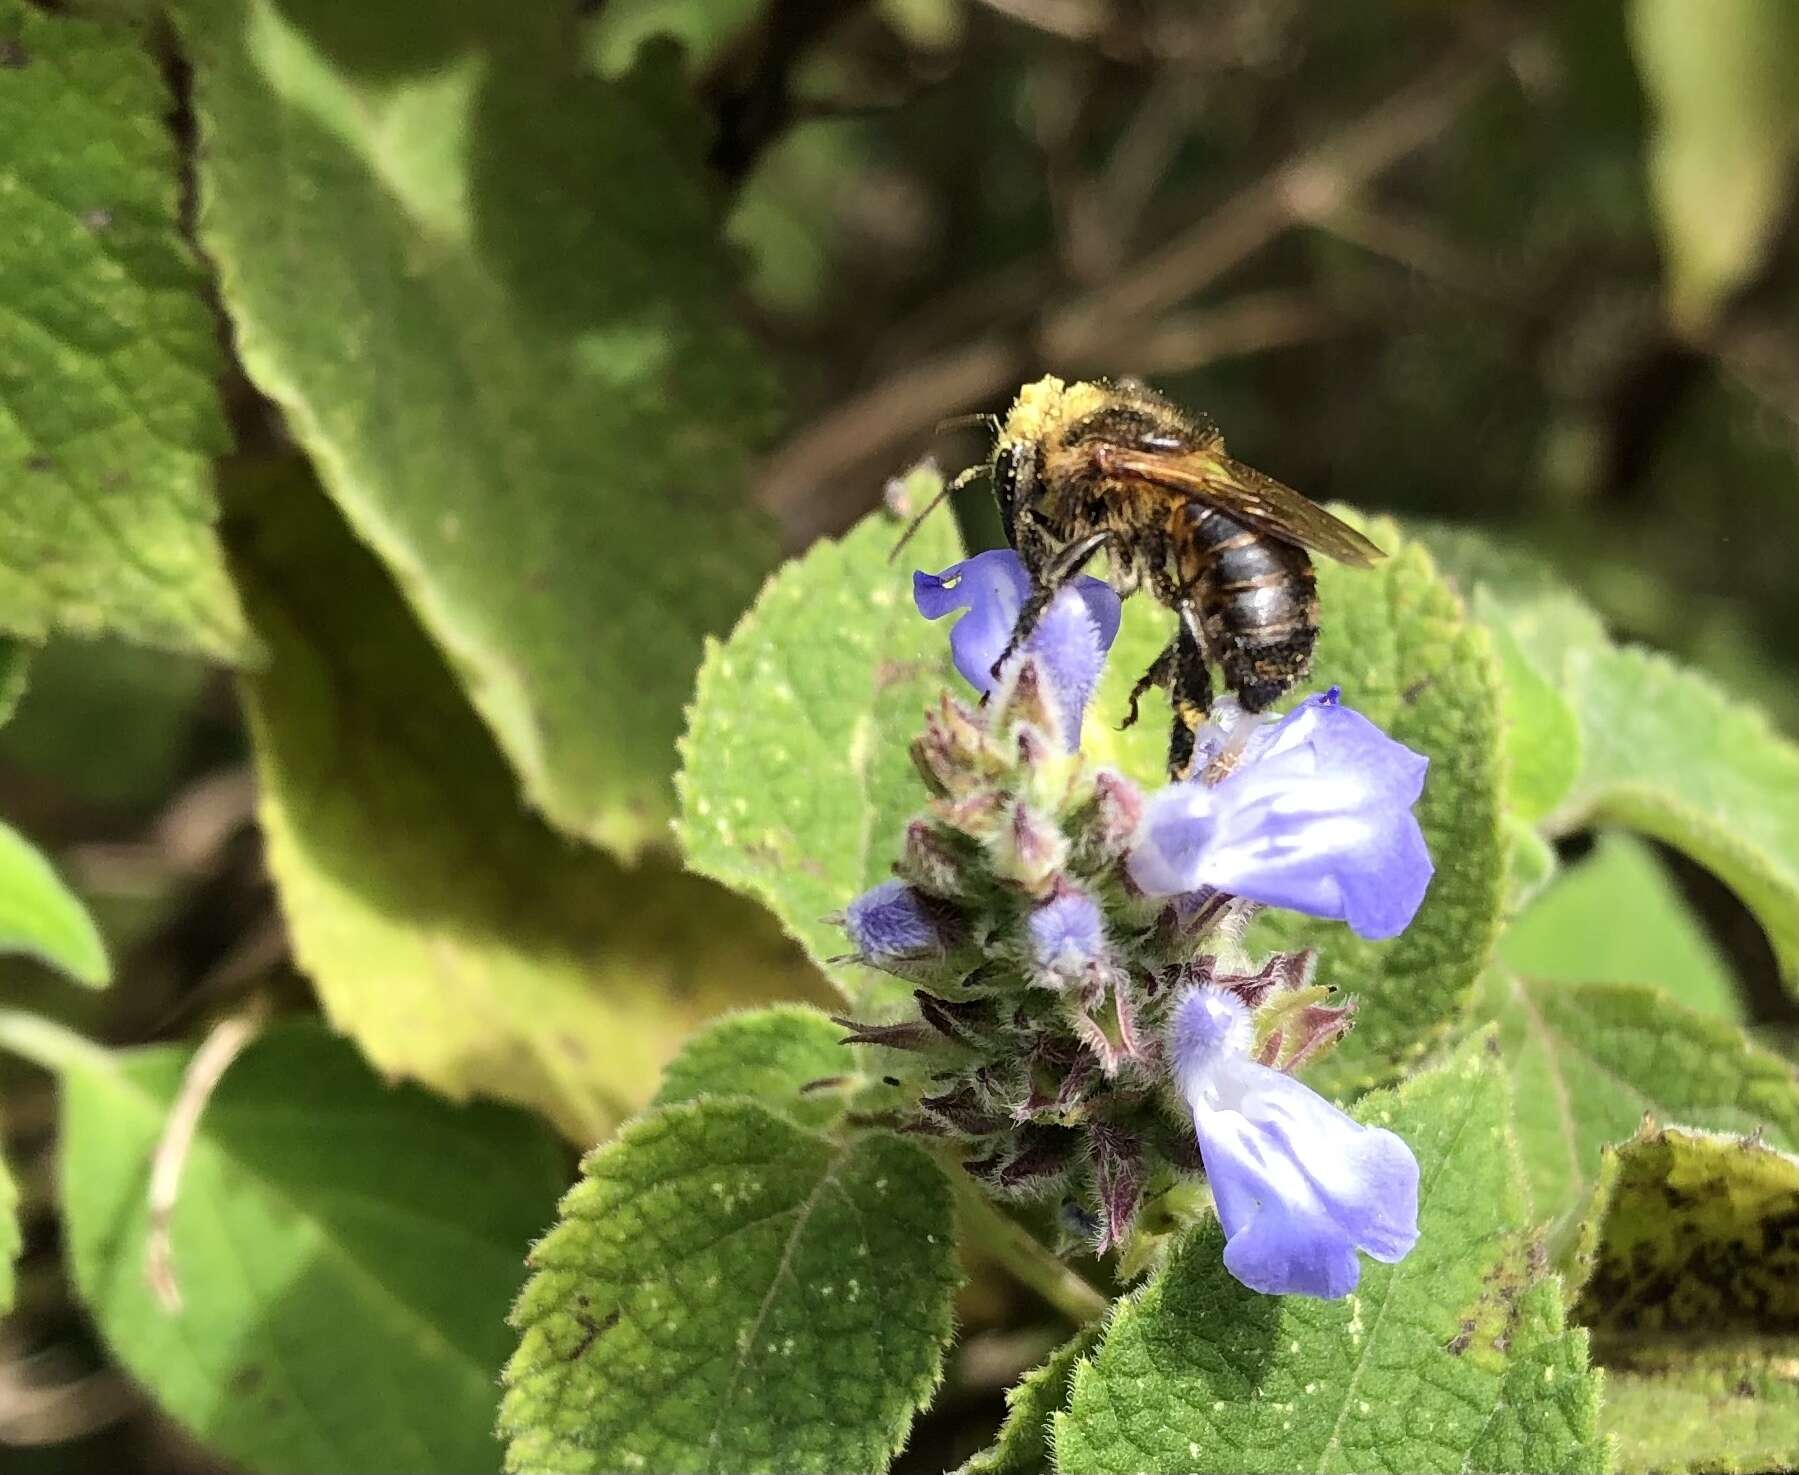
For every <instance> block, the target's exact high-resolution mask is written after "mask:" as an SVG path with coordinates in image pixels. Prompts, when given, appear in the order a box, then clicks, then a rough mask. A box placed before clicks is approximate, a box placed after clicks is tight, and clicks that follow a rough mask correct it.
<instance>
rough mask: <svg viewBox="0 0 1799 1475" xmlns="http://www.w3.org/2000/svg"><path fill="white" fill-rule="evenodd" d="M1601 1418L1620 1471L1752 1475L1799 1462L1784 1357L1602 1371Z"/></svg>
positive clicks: (1798, 1403) (1792, 1385)
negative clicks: (1610, 1438) (1659, 1368)
mask: <svg viewBox="0 0 1799 1475" xmlns="http://www.w3.org/2000/svg"><path fill="white" fill-rule="evenodd" d="M1779 1362H1784V1363H1785V1366H1784V1368H1777V1367H1776V1366H1775V1365H1774V1364H1776V1363H1779ZM1601 1422H1602V1424H1603V1426H1604V1428H1605V1430H1606V1432H1607V1433H1608V1434H1610V1435H1611V1437H1612V1438H1613V1439H1614V1440H1615V1441H1616V1444H1617V1450H1618V1459H1617V1463H1616V1465H1615V1466H1614V1468H1615V1469H1616V1470H1617V1471H1618V1475H1648V1472H1651V1471H1655V1472H1658V1475H1660V1472H1665V1475H1700V1472H1705V1475H1753V1472H1756V1471H1762V1470H1791V1469H1792V1468H1793V1467H1794V1465H1795V1463H1799V1458H1796V1455H1799V1384H1796V1381H1795V1376H1794V1369H1793V1365H1792V1359H1791V1358H1790V1356H1789V1357H1787V1358H1785V1359H1781V1358H1747V1359H1744V1358H1736V1359H1723V1360H1707V1361H1702V1362H1700V1363H1698V1364H1697V1365H1692V1366H1681V1367H1678V1368H1674V1369H1667V1370H1658V1371H1654V1372H1637V1371H1634V1370H1629V1369H1616V1368H1613V1369H1608V1370H1607V1372H1606V1375H1605V1407H1604V1410H1603V1412H1602V1414H1601Z"/></svg>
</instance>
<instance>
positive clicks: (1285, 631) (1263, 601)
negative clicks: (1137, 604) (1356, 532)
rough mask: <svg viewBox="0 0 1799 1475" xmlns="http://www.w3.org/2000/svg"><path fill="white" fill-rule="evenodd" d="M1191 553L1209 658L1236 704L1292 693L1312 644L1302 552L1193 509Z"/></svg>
mask: <svg viewBox="0 0 1799 1475" xmlns="http://www.w3.org/2000/svg"><path fill="white" fill-rule="evenodd" d="M1194 513H1195V515H1194V518H1193V530H1192V538H1193V545H1194V546H1193V553H1194V554H1196V555H1198V557H1197V562H1198V563H1200V564H1201V565H1204V566H1205V567H1204V569H1203V572H1201V577H1200V580H1199V584H1200V589H1201V590H1202V591H1203V592H1202V603H1203V607H1204V611H1205V616H1206V630H1207V634H1208V636H1209V637H1210V639H1211V641H1212V644H1213V655H1214V656H1215V657H1216V658H1217V659H1218V660H1219V662H1220V663H1221V664H1222V665H1223V667H1224V679H1225V681H1226V682H1227V683H1228V684H1229V686H1230V688H1231V690H1233V691H1234V692H1236V694H1237V700H1238V701H1240V702H1242V704H1243V706H1244V708H1245V709H1246V710H1248V711H1251V712H1259V711H1261V710H1262V709H1263V708H1264V707H1266V706H1268V705H1269V704H1270V703H1271V702H1274V701H1276V700H1278V699H1279V698H1280V697H1281V696H1282V695H1284V694H1285V693H1286V692H1288V691H1291V690H1292V689H1293V687H1294V686H1296V685H1297V684H1298V683H1299V682H1300V681H1302V680H1303V679H1304V678H1305V675H1306V671H1307V670H1308V669H1309V667H1310V666H1311V661H1312V646H1313V645H1314V644H1315V643H1316V641H1317V639H1318V594H1317V582H1316V580H1315V579H1314V577H1313V574H1312V560H1311V559H1310V558H1308V557H1307V556H1306V553H1305V550H1304V549H1303V548H1300V547H1298V546H1297V545H1295V544H1292V543H1284V542H1282V541H1281V540H1280V539H1278V538H1272V537H1269V536H1268V535H1267V534H1266V533H1259V532H1256V531H1255V530H1253V529H1251V528H1248V527H1246V526H1244V524H1242V523H1240V522H1237V521H1235V520H1234V519H1232V518H1230V517H1227V516H1226V515H1225V514H1224V513H1222V512H1216V511H1213V510H1212V509H1211V508H1196V509H1194Z"/></svg>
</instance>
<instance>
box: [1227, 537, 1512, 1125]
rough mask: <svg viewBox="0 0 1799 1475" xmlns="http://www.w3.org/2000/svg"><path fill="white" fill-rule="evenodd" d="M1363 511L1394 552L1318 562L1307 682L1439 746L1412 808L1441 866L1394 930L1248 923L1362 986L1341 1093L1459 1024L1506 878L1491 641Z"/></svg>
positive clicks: (1329, 1073)
mask: <svg viewBox="0 0 1799 1475" xmlns="http://www.w3.org/2000/svg"><path fill="white" fill-rule="evenodd" d="M1338 510H1339V511H1341V509H1338ZM1363 525H1365V526H1366V528H1367V531H1368V533H1369V535H1370V536H1371V537H1373V538H1374V540H1375V542H1377V543H1379V544H1380V545H1381V547H1383V548H1385V549H1386V550H1387V553H1388V555H1389V556H1388V558H1386V559H1385V560H1384V561H1383V562H1381V563H1380V564H1377V565H1376V566H1375V567H1374V568H1372V569H1349V568H1344V567H1342V566H1341V565H1338V564H1333V563H1330V562H1328V561H1321V562H1320V563H1319V565H1318V598H1319V603H1320V607H1321V609H1322V611H1323V618H1322V629H1321V633H1320V636H1319V639H1318V645H1317V649H1316V652H1315V653H1314V656H1313V660H1312V673H1313V679H1312V681H1311V683H1310V684H1309V686H1308V687H1307V688H1305V690H1306V691H1317V690H1322V689H1324V688H1325V687H1328V686H1331V685H1340V686H1341V687H1342V688H1343V700H1344V702H1345V703H1346V704H1348V705H1349V706H1352V707H1354V708H1355V709H1356V710H1357V711H1358V712H1361V713H1362V714H1363V715H1364V716H1366V717H1367V718H1368V719H1369V720H1370V721H1372V722H1374V723H1376V724H1377V725H1379V726H1380V727H1381V728H1382V729H1384V730H1385V731H1386V732H1387V733H1388V734H1389V735H1390V736H1392V737H1393V738H1395V739H1397V740H1398V741H1400V742H1402V743H1404V744H1406V745H1407V746H1408V747H1410V748H1412V749H1414V750H1416V751H1417V752H1420V753H1423V754H1425V755H1426V756H1427V757H1428V758H1429V759H1430V771H1429V774H1428V775H1427V777H1426V779H1425V784H1424V793H1423V796H1422V797H1421V798H1420V799H1419V801H1418V805H1417V809H1416V813H1417V815H1418V821H1419V824H1420V825H1421V826H1422V827H1423V830H1424V839H1425V843H1426V844H1427V845H1428V846H1429V848H1430V854H1431V858H1432V860H1433V861H1434V862H1435V863H1436V868H1437V869H1436V875H1435V876H1434V877H1433V878H1432V880H1431V884H1430V890H1429V891H1428V892H1427V893H1426V895H1425V898H1424V904H1423V906H1422V907H1421V908H1420V909H1419V911H1418V915H1417V916H1416V917H1415V918H1414V919H1413V921H1412V924H1411V926H1410V927H1408V928H1407V929H1406V930H1405V931H1404V932H1403V933H1402V934H1401V935H1400V936H1398V937H1396V938H1394V939H1392V940H1391V941H1388V942H1364V941H1362V940H1361V939H1360V938H1358V937H1356V936H1355V935H1354V934H1353V933H1351V932H1350V931H1349V929H1348V928H1347V927H1346V926H1344V925H1342V924H1341V923H1334V922H1318V921H1314V920H1311V919H1309V918H1303V917H1300V916H1298V915H1297V914H1291V913H1288V914H1276V913H1267V914H1264V918H1263V920H1262V921H1261V922H1260V923H1259V924H1258V926H1257V928H1256V929H1255V931H1254V932H1253V933H1252V934H1251V938H1252V946H1257V947H1260V946H1265V947H1269V948H1273V947H1283V946H1284V947H1298V946H1315V947H1317V948H1318V949H1319V953H1320V957H1319V964H1318V978H1319V981H1320V982H1323V983H1330V984H1335V985H1336V986H1337V987H1338V988H1341V989H1344V990H1346V991H1347V992H1348V993H1350V994H1352V995H1354V996H1355V998H1356V1000H1357V1004H1358V1008H1357V1013H1356V1027H1355V1029H1354V1031H1353V1032H1352V1033H1351V1034H1350V1035H1349V1036H1348V1038H1347V1039H1345V1040H1344V1042H1343V1044H1342V1045H1341V1046H1340V1047H1339V1048H1338V1049H1337V1050H1336V1051H1335V1052H1334V1053H1333V1054H1332V1055H1331V1056H1330V1058H1329V1059H1327V1060H1326V1061H1325V1062H1324V1063H1323V1064H1322V1065H1321V1066H1320V1067H1319V1068H1318V1069H1317V1070H1316V1071H1315V1072H1313V1073H1312V1075H1311V1076H1310V1077H1309V1079H1311V1080H1312V1082H1313V1084H1314V1085H1316V1086H1318V1087H1319V1088H1320V1089H1324V1090H1328V1091H1333V1092H1338V1093H1344V1092H1349V1091H1353V1090H1356V1089H1359V1088H1361V1087H1363V1086H1366V1085H1369V1084H1372V1083H1375V1082H1378V1081H1381V1080H1386V1079H1391V1078H1392V1076H1393V1075H1395V1074H1396V1073H1397V1071H1398V1069H1399V1068H1400V1067H1401V1066H1403V1065H1404V1064H1405V1063H1406V1062H1407V1061H1409V1060H1413V1059H1416V1058H1417V1057H1418V1056H1419V1055H1421V1054H1422V1053H1423V1052H1424V1051H1425V1050H1426V1049H1428V1048H1429V1046H1430V1045H1431V1043H1432V1042H1433V1041H1435V1040H1437V1039H1438V1038H1439V1037H1440V1036H1441V1035H1442V1034H1443V1033H1444V1032H1445V1031H1446V1030H1447V1029H1448V1028H1449V1027H1450V1026H1451V1025H1452V1024H1453V1023H1454V1022H1455V1020H1456V1018H1457V1016H1458V1015H1459V1014H1460V1012H1461V1010H1462V1009H1463V1007H1464V1005H1465V1004H1466V1002H1467V999H1468V997H1469V995H1470V993H1471V991H1472V989H1473V988H1474V985H1475V982H1476V980H1477V979H1478V978H1479V976H1480V972H1481V969H1482V968H1484V967H1485V966H1486V962H1487V959H1488V957H1489V956H1490V955H1491V952H1492V949H1493V942H1494V938H1495V935H1496V933H1497V931H1498V927H1499V922H1500V916H1501V911H1502V908H1503V904H1504V897H1505V886H1506V867H1505V844H1504V841H1503V839H1502V834H1501V824H1500V813H1501V806H1502V782H1503V762H1502V758H1501V753H1500V676H1499V668H1498V663H1497V662H1496V660H1495V658H1494V655H1493V651H1492V645H1491V642H1490V640H1489V639H1488V637H1487V634H1486V632H1485V631H1484V630H1481V629H1480V628H1478V627H1477V626H1475V625H1472V624H1470V623H1469V622H1468V620H1467V619H1466V618H1465V616H1464V615H1463V612H1462V607H1461V603H1460V601H1459V600H1458V599H1457V598H1456V596H1455V594H1454V593H1453V591H1452V590H1451V589H1450V587H1449V586H1448V584H1447V583H1446V582H1445V581H1444V580H1443V578H1442V577H1441V576H1440V575H1439V574H1438V573H1437V570H1436V567H1435V565H1434V564H1433V563H1432V561H1431V558H1430V556H1429V554H1427V553H1426V552H1425V550H1424V548H1423V547H1422V546H1421V545H1419V544H1418V543H1416V542H1414V541H1411V540H1409V539H1407V538H1405V537H1403V536H1402V535H1401V534H1400V532H1399V530H1398V529H1397V528H1396V527H1395V526H1394V525H1393V524H1392V523H1389V522H1384V521H1376V522H1372V523H1366V524H1363Z"/></svg>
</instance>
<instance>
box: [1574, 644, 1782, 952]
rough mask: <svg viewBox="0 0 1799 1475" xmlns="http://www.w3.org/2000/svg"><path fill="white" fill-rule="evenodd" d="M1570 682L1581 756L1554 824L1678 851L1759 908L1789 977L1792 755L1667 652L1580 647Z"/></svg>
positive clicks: (1768, 728) (1760, 720) (1742, 708)
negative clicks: (1608, 827) (1635, 834)
mask: <svg viewBox="0 0 1799 1475" xmlns="http://www.w3.org/2000/svg"><path fill="white" fill-rule="evenodd" d="M1567 679H1568V681H1569V683H1570V686H1571V689H1572V691H1573V695H1574V702H1575V705H1576V708H1577V710H1578V711H1579V713H1580V718H1581V729H1582V734H1583V746H1584V751H1585V758H1584V761H1583V763H1582V765H1581V772H1580V777H1579V778H1578V779H1577V780H1576V782H1575V785H1574V789H1573V791H1572V792H1571V794H1570V795H1569V797H1568V799H1567V800H1566V801H1565V802H1564V803H1563V804H1562V806H1561V807H1560V808H1559V809H1558V810H1557V811H1556V813H1555V815H1554V816H1553V817H1552V818H1551V820H1550V822H1549V823H1550V826H1551V828H1552V829H1554V830H1556V831H1558V832H1565V831H1567V830H1572V829H1577V828H1580V827H1581V826H1583V825H1589V824H1594V823H1600V824H1606V823H1609V824H1618V825H1626V826H1628V827H1630V828H1631V829H1635V830H1639V831H1641V832H1642V833H1643V834H1646V835H1651V836H1653V837H1654V838H1655V839H1657V840H1661V841H1664V842H1665V843H1667V844H1669V845H1672V846H1673V847H1674V848H1675V849H1677V850H1680V851H1683V852H1685V853H1686V854H1687V855H1690V856H1692V857H1693V859H1694V860H1696V861H1698V862H1700V864H1702V865H1704V866H1705V867H1706V868H1707V869H1708V870H1710V871H1711V872H1713V874H1715V875H1716V876H1717V877H1718V878H1719V879H1720V880H1722V881H1724V882H1725V884H1727V885H1728V886H1729V887H1730V888H1731V889H1732V890H1733V891H1735V892H1736V894H1737V895H1738V896H1739V897H1741V898H1742V900H1743V903H1744V905H1745V906H1747V907H1748V908H1749V910H1750V911H1752V912H1754V913H1755V915H1756V918H1757V920H1759V921H1760V922H1761V924H1762V926H1763V928H1764V929H1766V931H1767V934H1768V940H1769V941H1770V942H1772V943H1773V944H1774V951H1775V954H1776V956H1777V957H1778V958H1779V959H1780V964H1781V968H1782V970H1783V971H1784V972H1785V973H1786V974H1787V975H1788V978H1789V980H1790V979H1791V977H1792V975H1793V971H1794V959H1795V949H1796V948H1799V748H1795V747H1794V745H1793V744H1792V742H1791V741H1789V740H1788V739H1786V738H1784V737H1782V736H1780V734H1778V733H1777V732H1775V731H1774V728H1773V726H1772V725H1771V724H1770V723H1769V722H1768V720H1767V718H1766V717H1764V716H1763V715H1762V714H1761V713H1760V712H1758V711H1756V710H1755V709H1754V708H1752V707H1749V706H1746V705H1744V704H1742V703H1740V702H1737V701H1735V700H1733V699H1731V698H1730V697H1728V696H1726V695H1725V694H1724V693H1723V692H1722V691H1721V690H1720V689H1719V688H1718V687H1717V686H1715V685H1714V684H1713V683H1712V682H1711V681H1710V680H1709V679H1707V678H1706V677H1704V676H1701V675H1699V674H1698V673H1697V672H1694V671H1688V670H1685V669H1684V668H1682V667H1680V666H1677V665H1676V664H1674V663H1673V662H1672V661H1669V660H1667V659H1666V658H1665V657H1663V656H1659V655H1655V654H1653V653H1651V652H1648V651H1642V650H1633V649H1629V648H1621V647H1588V648H1577V649H1575V650H1573V651H1572V652H1571V653H1570V654H1569V656H1568V662H1567Z"/></svg>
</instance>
